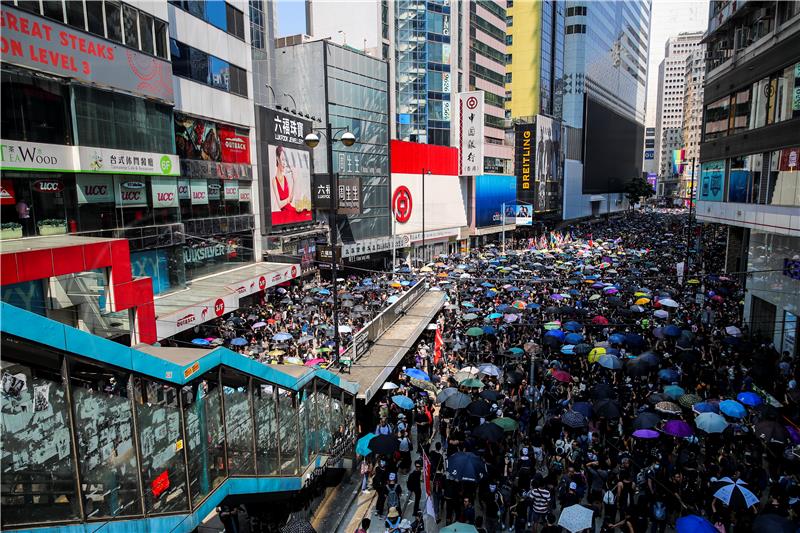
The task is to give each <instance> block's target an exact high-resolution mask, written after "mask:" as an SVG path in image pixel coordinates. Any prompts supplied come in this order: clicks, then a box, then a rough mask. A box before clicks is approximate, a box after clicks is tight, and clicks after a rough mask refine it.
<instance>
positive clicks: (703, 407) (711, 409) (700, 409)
mask: <svg viewBox="0 0 800 533" xmlns="http://www.w3.org/2000/svg"><path fill="white" fill-rule="evenodd" d="M692 410H693V411H694V412H695V413H700V414H703V413H717V414H719V407H717V406H716V404H713V403H711V402H700V403H696V404H694V405H693V406H692Z"/></svg>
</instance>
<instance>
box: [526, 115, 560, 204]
mask: <svg viewBox="0 0 800 533" xmlns="http://www.w3.org/2000/svg"><path fill="white" fill-rule="evenodd" d="M561 178H562V167H561V124H560V123H559V122H556V121H554V120H553V119H552V118H550V117H545V116H543V115H538V116H537V117H536V153H535V155H534V189H535V195H534V198H533V202H531V203H533V210H534V211H536V212H542V211H555V210H558V209H559V208H560V207H561V187H562V183H563V180H562V179H561Z"/></svg>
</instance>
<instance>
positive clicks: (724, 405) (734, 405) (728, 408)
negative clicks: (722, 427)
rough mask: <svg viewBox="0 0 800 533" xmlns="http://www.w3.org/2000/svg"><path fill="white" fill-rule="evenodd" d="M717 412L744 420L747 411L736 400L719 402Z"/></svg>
mask: <svg viewBox="0 0 800 533" xmlns="http://www.w3.org/2000/svg"><path fill="white" fill-rule="evenodd" d="M719 410H720V411H721V412H722V414H724V415H725V416H729V417H731V418H744V417H745V416H747V409H745V408H744V406H743V405H742V404H740V403H739V402H737V401H736V400H723V401H721V402H719Z"/></svg>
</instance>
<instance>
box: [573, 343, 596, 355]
mask: <svg viewBox="0 0 800 533" xmlns="http://www.w3.org/2000/svg"><path fill="white" fill-rule="evenodd" d="M572 351H573V353H575V354H576V355H586V354H588V353H589V352H591V351H592V345H591V344H586V343H585V342H582V343H580V344H576V345H575V348H573V349H572Z"/></svg>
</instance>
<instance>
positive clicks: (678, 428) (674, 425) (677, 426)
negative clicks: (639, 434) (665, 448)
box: [663, 420, 694, 438]
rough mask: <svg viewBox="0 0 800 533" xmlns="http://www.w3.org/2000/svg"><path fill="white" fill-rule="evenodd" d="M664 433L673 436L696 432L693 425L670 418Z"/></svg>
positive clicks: (680, 436) (682, 436)
mask: <svg viewBox="0 0 800 533" xmlns="http://www.w3.org/2000/svg"><path fill="white" fill-rule="evenodd" d="M663 431H664V433H666V434H667V435H672V436H673V437H679V438H684V437H689V436H691V435H693V434H694V431H693V430H692V426H690V425H689V424H687V423H686V422H684V421H683V420H670V421H669V422H667V423H666V424H664V429H663Z"/></svg>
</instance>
